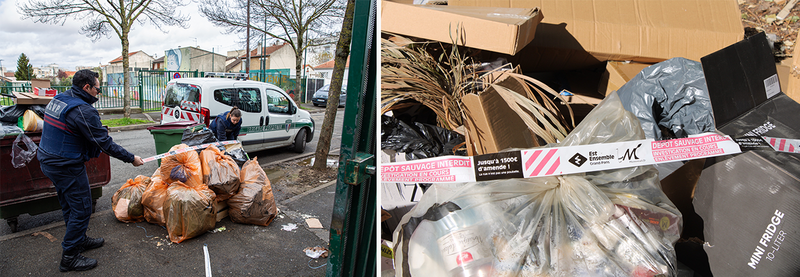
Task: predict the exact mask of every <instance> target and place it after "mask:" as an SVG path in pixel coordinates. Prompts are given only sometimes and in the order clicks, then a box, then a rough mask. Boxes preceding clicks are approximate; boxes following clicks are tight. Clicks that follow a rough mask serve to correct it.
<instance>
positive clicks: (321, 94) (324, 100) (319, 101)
mask: <svg viewBox="0 0 800 277" xmlns="http://www.w3.org/2000/svg"><path fill="white" fill-rule="evenodd" d="M330 86H331V85H325V86H323V87H321V88H319V89H318V90H317V92H315V93H314V97H313V98H311V104H314V106H327V104H328V90H330ZM345 103H347V91H346V90H345V88H344V86H342V93H341V94H339V107H344V104H345Z"/></svg>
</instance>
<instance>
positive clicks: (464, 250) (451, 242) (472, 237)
mask: <svg viewBox="0 0 800 277" xmlns="http://www.w3.org/2000/svg"><path fill="white" fill-rule="evenodd" d="M445 207H446V205H443V206H441V207H440V209H442V214H445V213H447V214H446V215H444V217H442V218H441V219H439V220H438V221H435V222H434V225H435V226H436V230H437V233H438V234H441V236H440V237H439V238H438V239H437V240H436V243H437V245H438V246H439V251H440V253H441V255H442V258H443V260H444V264H443V266H444V268H445V270H447V272H448V274H449V275H450V276H452V277H468V276H491V275H492V271H493V270H492V262H493V260H494V256H493V255H492V251H491V248H490V246H489V242H488V241H486V237H487V236H486V226H484V224H481V222H482V220H481V219H480V217H479V216H478V215H477V214H475V213H474V212H473V211H471V210H456V211H449V210H447V209H446V208H445Z"/></svg>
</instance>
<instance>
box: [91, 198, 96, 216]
mask: <svg viewBox="0 0 800 277" xmlns="http://www.w3.org/2000/svg"><path fill="white" fill-rule="evenodd" d="M96 210H97V198H92V213H94V212H95V211H96Z"/></svg>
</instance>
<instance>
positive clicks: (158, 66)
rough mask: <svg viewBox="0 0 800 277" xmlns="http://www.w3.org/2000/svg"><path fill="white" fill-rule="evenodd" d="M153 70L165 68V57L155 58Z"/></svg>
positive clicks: (151, 67)
mask: <svg viewBox="0 0 800 277" xmlns="http://www.w3.org/2000/svg"><path fill="white" fill-rule="evenodd" d="M150 69H152V70H163V69H164V57H161V58H158V59H155V60H153V65H152V66H150Z"/></svg>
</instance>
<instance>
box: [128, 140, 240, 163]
mask: <svg viewBox="0 0 800 277" xmlns="http://www.w3.org/2000/svg"><path fill="white" fill-rule="evenodd" d="M237 143H241V142H240V141H238V140H226V141H220V142H213V143H206V144H199V145H195V146H189V147H186V148H181V149H177V150H175V151H169V152H166V153H163V154H158V155H155V156H152V157H147V158H144V159H142V161H143V162H152V161H155V160H159V159H163V158H166V157H169V156H174V155H178V154H180V153H185V152H189V151H190V150H191V151H197V150H200V149H206V148H208V147H209V146H212V145H213V146H224V145H229V144H237Z"/></svg>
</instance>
